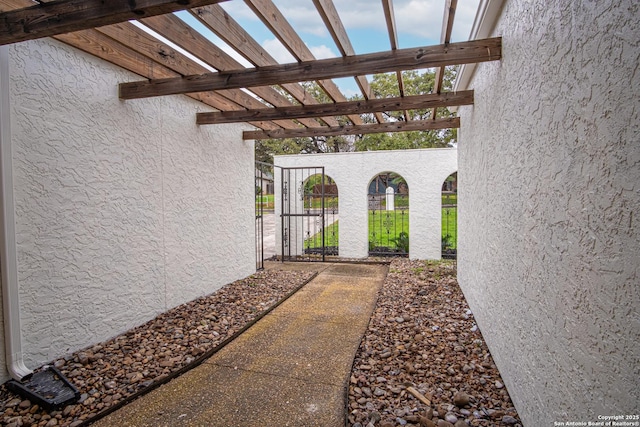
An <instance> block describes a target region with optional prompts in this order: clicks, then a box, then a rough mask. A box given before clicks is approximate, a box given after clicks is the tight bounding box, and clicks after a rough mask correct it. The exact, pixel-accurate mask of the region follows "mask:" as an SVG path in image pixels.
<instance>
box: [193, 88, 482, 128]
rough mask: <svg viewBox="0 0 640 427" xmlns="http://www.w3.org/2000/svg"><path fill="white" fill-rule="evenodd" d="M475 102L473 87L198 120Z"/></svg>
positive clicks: (214, 115) (276, 117) (230, 113)
mask: <svg viewBox="0 0 640 427" xmlns="http://www.w3.org/2000/svg"><path fill="white" fill-rule="evenodd" d="M470 104H473V91H472V90H467V91H461V92H449V93H442V94H426V95H416V96H405V97H399V98H383V99H369V100H362V101H347V102H338V103H332V104H320V105H307V106H296V107H283V108H262V109H258V110H248V111H221V112H214V113H198V114H197V119H196V123H198V124H201V125H202V124H219V123H240V122H247V121H251V120H284V119H297V118H301V117H320V116H322V115H325V114H327V115H336V116H338V115H346V114H366V113H374V112H381V111H399V110H408V109H415V110H421V109H426V108H433V107H448V106H460V105H470Z"/></svg>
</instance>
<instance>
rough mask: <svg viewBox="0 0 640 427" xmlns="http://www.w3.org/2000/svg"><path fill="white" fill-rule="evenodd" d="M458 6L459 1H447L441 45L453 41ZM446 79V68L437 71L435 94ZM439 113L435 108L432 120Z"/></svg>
mask: <svg viewBox="0 0 640 427" xmlns="http://www.w3.org/2000/svg"><path fill="white" fill-rule="evenodd" d="M457 6H458V0H446V3H445V6H444V17H443V19H442V34H441V35H440V43H441V44H448V43H449V42H450V41H451V31H452V30H453V18H454V17H455V15H456V7H457ZM443 79H444V67H439V68H437V69H436V79H435V82H434V83H433V85H434V87H433V92H434V93H440V91H441V90H442V81H443ZM437 112H438V109H437V108H434V109H433V111H432V112H431V118H432V119H435V118H436V114H437Z"/></svg>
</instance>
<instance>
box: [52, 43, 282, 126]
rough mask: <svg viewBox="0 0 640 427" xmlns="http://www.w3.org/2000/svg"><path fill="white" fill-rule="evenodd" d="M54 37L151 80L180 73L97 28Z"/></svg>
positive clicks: (201, 96) (203, 98) (223, 105)
mask: <svg viewBox="0 0 640 427" xmlns="http://www.w3.org/2000/svg"><path fill="white" fill-rule="evenodd" d="M55 38H56V39H57V40H59V41H61V42H63V43H66V44H68V45H69V46H73V47H75V48H77V49H80V50H82V51H84V52H87V53H89V54H92V55H95V56H97V57H98V58H102V59H104V60H106V61H110V62H112V63H113V64H116V65H118V66H120V67H122V68H124V69H126V70H129V71H131V72H133V73H136V74H139V75H141V76H143V77H147V78H150V79H153V78H162V77H172V76H179V74H178V73H176V72H175V71H172V70H170V69H169V68H167V67H165V66H164V65H161V64H159V63H157V62H154V61H152V60H151V59H150V58H148V57H146V56H144V55H142V54H140V53H139V52H137V51H134V50H133V49H131V48H129V47H127V46H124V45H122V44H120V43H119V42H117V41H116V40H113V39H112V38H110V37H107V36H106V35H104V34H102V33H100V32H98V31H96V30H82V31H76V32H73V33H69V34H60V35H58V36H55ZM187 96H189V97H191V98H193V99H196V100H198V101H200V102H202V103H204V104H206V105H209V106H211V107H213V108H216V109H219V110H241V109H244V108H243V107H241V106H239V105H238V104H236V103H234V102H232V101H230V100H229V99H227V98H224V97H223V96H220V95H218V94H216V93H215V92H201V93H191V94H188V95H187ZM251 124H252V125H254V126H256V127H258V128H261V129H265V130H274V129H281V127H280V126H278V125H276V124H275V123H272V122H257V121H256V122H252V123H251Z"/></svg>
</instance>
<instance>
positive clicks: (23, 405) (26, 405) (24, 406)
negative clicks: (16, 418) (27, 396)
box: [18, 400, 31, 409]
mask: <svg viewBox="0 0 640 427" xmlns="http://www.w3.org/2000/svg"><path fill="white" fill-rule="evenodd" d="M18 407H19V408H20V409H27V408H29V407H31V401H30V400H23V401H22V402H20V404H19V405H18Z"/></svg>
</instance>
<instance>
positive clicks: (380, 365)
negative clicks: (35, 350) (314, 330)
mask: <svg viewBox="0 0 640 427" xmlns="http://www.w3.org/2000/svg"><path fill="white" fill-rule="evenodd" d="M310 276H311V273H308V272H296V271H279V270H267V271H263V272H259V273H256V274H254V275H253V276H250V277H248V278H246V279H243V280H239V281H236V282H234V283H232V284H230V285H227V286H225V287H223V288H222V289H220V290H219V291H218V292H216V293H214V294H213V295H210V296H207V297H203V298H199V299H197V300H195V301H192V302H189V303H187V304H184V305H181V306H179V307H176V308H174V309H172V310H170V311H168V312H166V313H164V314H162V315H160V316H158V317H157V318H155V319H153V320H151V321H150V322H148V323H146V324H144V325H142V326H139V327H137V328H135V329H132V330H130V331H128V332H126V333H124V334H122V335H120V336H117V337H115V338H113V339H111V340H109V341H106V342H104V343H101V344H98V345H95V346H93V347H90V348H87V349H84V350H82V351H79V352H76V353H74V354H72V355H69V356H67V357H65V358H62V359H57V360H54V361H52V362H51V364H53V365H55V366H56V367H58V368H59V369H60V370H61V371H62V373H63V374H65V375H66V376H67V377H69V378H70V380H71V381H72V382H73V383H74V385H75V386H76V387H78V389H79V390H80V392H81V393H82V397H81V401H80V402H78V403H77V404H74V405H69V406H67V407H65V408H64V409H62V410H60V411H45V410H43V409H42V408H39V407H38V406H37V405H32V404H31V402H29V401H28V400H24V399H22V398H20V397H19V396H17V395H15V394H13V393H11V392H9V391H7V390H6V389H5V387H4V386H0V425H3V426H12V427H17V426H25V427H29V426H42V427H44V426H48V427H50V426H73V427H77V426H80V425H86V424H87V423H88V422H90V420H91V419H92V418H95V417H96V416H97V415H101V414H103V413H105V412H107V411H109V410H110V409H111V408H112V407H114V406H115V405H117V404H118V403H121V402H122V401H124V400H126V399H127V398H130V397H131V396H133V395H135V394H137V393H140V392H141V391H143V390H148V389H150V388H153V386H154V385H155V384H157V383H159V382H161V381H162V380H163V379H165V380H166V378H167V376H170V375H172V374H173V373H175V372H177V371H179V370H181V369H184V368H185V367H188V366H189V365H190V364H193V363H194V361H196V360H197V359H198V358H199V357H200V358H201V357H202V356H204V355H205V354H206V353H207V352H210V351H212V350H213V349H215V348H216V347H217V346H219V345H220V344H221V343H222V342H223V341H225V340H226V339H228V338H230V337H231V336H233V334H235V333H237V332H238V331H240V330H241V329H242V328H243V327H244V326H245V325H247V324H248V323H250V322H251V321H253V320H255V319H256V318H257V317H258V316H260V315H261V314H262V313H264V312H265V311H266V310H268V309H269V308H271V307H272V306H273V305H275V304H276V303H277V302H279V301H280V300H282V299H283V298H284V297H285V296H286V295H287V294H288V293H290V292H291V291H292V290H294V289H296V288H297V287H299V286H300V285H301V284H302V283H304V282H305V281H306V280H308V278H309V277H310ZM455 277H456V276H455V264H452V263H448V262H424V261H409V260H406V259H396V260H394V261H393V262H392V264H391V267H390V270H389V275H388V276H387V279H386V281H385V283H384V285H383V288H382V290H381V292H380V296H379V299H378V305H377V307H376V310H375V312H374V315H373V317H372V319H371V322H370V324H369V329H368V331H367V333H366V335H365V338H364V340H363V342H362V343H361V346H360V349H359V351H358V355H357V356H356V360H355V361H354V368H353V371H352V375H351V381H350V387H349V399H348V410H349V416H348V420H349V422H348V424H349V425H350V426H352V427H358V426H361V427H373V426H379V427H391V426H402V425H406V426H422V427H425V426H426V427H432V426H438V427H449V426H455V427H463V426H519V425H521V422H520V420H519V418H518V415H517V413H516V411H515V409H514V408H513V404H512V403H511V400H510V398H509V395H508V393H507V390H506V388H505V387H504V385H503V384H504V382H503V381H502V379H501V378H500V374H499V373H498V370H497V368H496V366H495V364H494V363H493V360H492V358H491V355H490V354H489V350H488V349H487V346H486V344H485V343H484V340H483V339H482V335H481V333H480V332H479V331H477V330H474V329H473V328H474V326H475V323H474V319H473V315H472V314H471V312H470V311H469V308H468V306H467V304H466V301H465V300H464V297H463V295H462V293H461V291H460V289H459V287H458V285H457V282H456V278H455ZM409 386H412V387H414V388H415V389H416V390H417V391H418V392H419V393H421V394H422V395H424V396H426V398H428V399H429V400H430V401H431V405H429V406H427V405H425V404H423V403H421V402H419V401H418V400H417V399H416V398H415V397H413V396H412V395H411V394H410V393H408V391H407V389H408V387H409ZM447 416H448V417H449V420H450V421H453V422H452V423H448V422H447V421H445V418H446V417H447ZM452 417H455V418H456V419H457V421H456V420H454V419H453V418H452Z"/></svg>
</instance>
